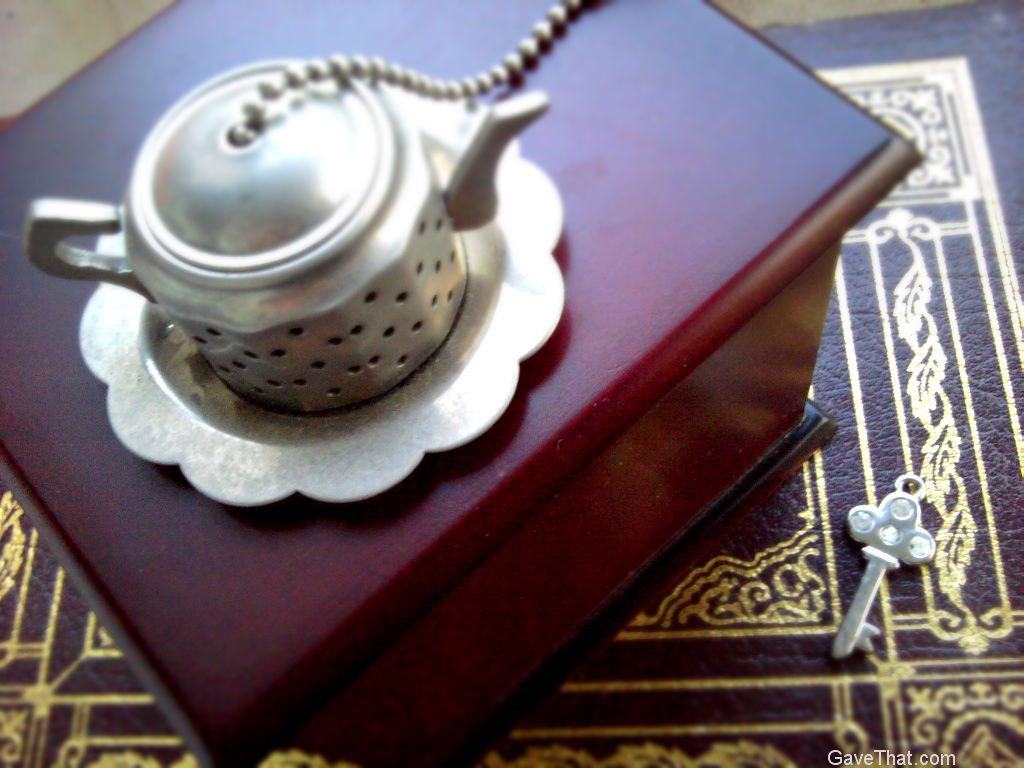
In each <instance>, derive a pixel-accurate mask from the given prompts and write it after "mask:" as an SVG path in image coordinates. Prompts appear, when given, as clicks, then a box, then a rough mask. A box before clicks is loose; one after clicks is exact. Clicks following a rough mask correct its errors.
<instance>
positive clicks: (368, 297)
mask: <svg viewBox="0 0 1024 768" xmlns="http://www.w3.org/2000/svg"><path fill="white" fill-rule="evenodd" d="M376 300H377V292H376V291H370V292H369V293H368V294H366V298H364V299H363V301H365V302H366V303H367V304H373V302H375V301H376Z"/></svg>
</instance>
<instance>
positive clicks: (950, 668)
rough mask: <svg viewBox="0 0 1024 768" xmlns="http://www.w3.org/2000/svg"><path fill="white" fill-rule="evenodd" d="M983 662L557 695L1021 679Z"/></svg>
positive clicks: (630, 683)
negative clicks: (885, 680) (882, 679)
mask: <svg viewBox="0 0 1024 768" xmlns="http://www.w3.org/2000/svg"><path fill="white" fill-rule="evenodd" d="M985 661H986V660H985V659H973V660H971V661H970V662H966V663H965V662H964V661H963V660H931V661H914V662H906V661H898V662H893V663H884V664H880V665H879V668H880V669H881V668H882V667H883V666H884V675H880V674H878V673H874V672H864V673H860V674H848V673H837V674H826V675H794V676H792V677H787V676H785V675H779V676H774V677H724V678H664V679H660V680H587V681H580V682H571V683H566V684H565V685H563V686H562V688H561V691H560V692H561V693H563V694H567V695H571V694H579V695H586V694H601V695H604V694H611V693H624V694H627V693H672V692H682V691H717V690H722V691H732V690H767V689H771V688H825V687H829V686H835V685H843V686H853V685H877V684H878V682H879V678H880V677H881V676H884V677H887V678H891V679H893V680H897V681H900V680H910V679H912V680H915V681H918V682H929V681H944V680H949V679H950V678H951V677H955V676H956V675H957V674H962V675H963V676H964V677H969V678H970V679H972V680H1024V672H1021V670H1020V669H1019V668H1018V669H1006V670H995V671H992V670H984V669H983V668H984V667H985V666H993V665H994V664H985V663H984V662H985ZM992 661H993V662H994V663H998V664H1011V665H1015V666H1018V667H1019V665H1020V661H1021V660H1020V659H1019V658H1002V659H993V660H992ZM928 668H936V669H938V671H935V672H929V671H925V670H926V669H928Z"/></svg>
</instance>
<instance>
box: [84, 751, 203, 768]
mask: <svg viewBox="0 0 1024 768" xmlns="http://www.w3.org/2000/svg"><path fill="white" fill-rule="evenodd" d="M87 768H164V763H163V762H161V761H160V760H159V759H158V758H155V757H152V756H148V755H140V754H139V753H138V752H132V751H127V752H107V753H106V754H103V755H100V757H99V758H97V759H96V760H93V761H92V762H91V763H89V765H88V766H87ZM167 768H199V763H197V762H196V759H195V758H194V757H192V755H185V756H184V757H182V758H181V759H180V760H177V761H176V762H174V763H171V764H169V765H168V766H167Z"/></svg>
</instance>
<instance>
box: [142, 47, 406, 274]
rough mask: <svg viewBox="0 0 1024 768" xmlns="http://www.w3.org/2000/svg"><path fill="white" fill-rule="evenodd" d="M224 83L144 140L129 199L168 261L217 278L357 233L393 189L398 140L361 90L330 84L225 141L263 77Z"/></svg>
mask: <svg viewBox="0 0 1024 768" xmlns="http://www.w3.org/2000/svg"><path fill="white" fill-rule="evenodd" d="M286 65H287V62H273V63H266V64H259V65H255V66H249V67H245V68H244V69H241V70H236V71H234V72H230V73H228V74H226V75H224V76H223V77H220V78H217V79H215V80H213V81H210V82H208V83H207V84H205V85H204V86H201V87H200V88H199V89H198V90H196V91H193V92H192V93H190V94H188V95H187V96H186V97H185V98H184V99H182V101H181V102H179V103H178V104H177V105H176V106H175V107H174V108H172V109H171V111H170V112H168V113H167V115H165V117H164V118H163V119H162V120H161V121H160V123H159V124H158V125H157V127H156V128H155V129H154V130H153V132H152V134H151V135H150V137H149V138H148V139H147V141H146V144H145V146H144V147H143V150H142V153H141V154H140V156H139V160H138V163H137V165H136V168H135V172H134V176H133V180H132V186H131V189H130V191H129V204H130V207H131V210H132V214H133V215H134V216H135V217H136V220H137V222H138V224H139V226H140V227H146V228H148V229H149V230H150V232H151V233H152V234H153V235H154V236H155V238H156V239H157V240H158V241H159V242H160V243H161V245H163V246H164V248H166V249H167V250H168V251H169V252H170V253H171V254H172V255H173V256H175V257H177V258H180V259H182V260H184V261H186V262H188V263H190V264H192V265H194V266H197V267H201V268H204V269H214V270H219V271H229V272H238V271H249V270H254V269H263V268H267V267H270V266H273V265H276V264H279V263H281V262H283V261H287V260H290V259H291V258H294V257H297V256H300V255H302V254H303V253H306V252H307V251H308V250H309V249H310V248H312V247H314V246H316V245H318V244H319V243H321V242H322V241H323V240H324V239H326V238H327V237H329V236H331V235H333V234H335V233H336V232H338V231H339V230H341V229H342V228H343V227H348V228H350V229H351V230H352V231H353V233H354V231H355V230H361V229H362V226H361V225H362V223H363V222H365V221H366V220H368V218H369V217H370V216H372V215H373V213H374V212H375V210H376V208H377V205H378V204H379V202H380V201H381V200H382V199H383V195H384V193H385V192H386V189H387V187H388V186H389V184H390V180H391V176H392V173H393V169H394V156H395V147H394V142H395V137H394V132H393V130H392V127H391V123H390V121H389V120H388V119H387V115H386V114H385V112H384V110H383V108H382V106H381V104H380V99H379V98H378V97H377V95H376V94H375V93H374V92H373V91H372V90H371V89H370V88H369V87H367V86H366V85H364V84H362V83H359V82H350V83H349V84H348V85H347V86H345V87H339V86H338V85H337V84H336V83H333V82H327V83H323V84H315V85H311V86H309V87H307V88H306V89H305V90H304V91H303V92H302V93H301V94H300V95H299V96H298V97H297V98H296V99H289V100H284V99H282V101H281V103H280V109H279V113H278V114H277V115H276V116H273V117H271V119H270V120H269V121H268V122H267V124H266V126H265V128H264V129H263V131H262V132H261V134H260V136H259V138H258V139H257V140H256V141H253V142H252V143H250V144H248V145H246V146H242V147H238V146H235V145H234V144H232V142H231V141H230V139H229V137H228V132H229V130H230V129H231V127H232V126H233V125H235V124H236V123H237V122H238V119H239V115H240V114H241V113H242V107H243V104H244V103H245V102H246V101H250V100H251V99H252V98H253V96H254V94H255V93H257V85H258V83H259V82H260V81H261V80H263V79H266V76H267V74H269V73H273V72H279V71H281V70H282V69H283V68H284V66H286Z"/></svg>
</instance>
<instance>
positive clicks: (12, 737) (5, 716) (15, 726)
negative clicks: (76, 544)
mask: <svg viewBox="0 0 1024 768" xmlns="http://www.w3.org/2000/svg"><path fill="white" fill-rule="evenodd" d="M7 495H8V496H10V494H7ZM27 727H28V711H27V710H24V709H20V710H17V709H8V710H3V709H0V765H16V764H18V763H19V762H20V761H21V759H22V757H24V749H25V730H26V728H27Z"/></svg>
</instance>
